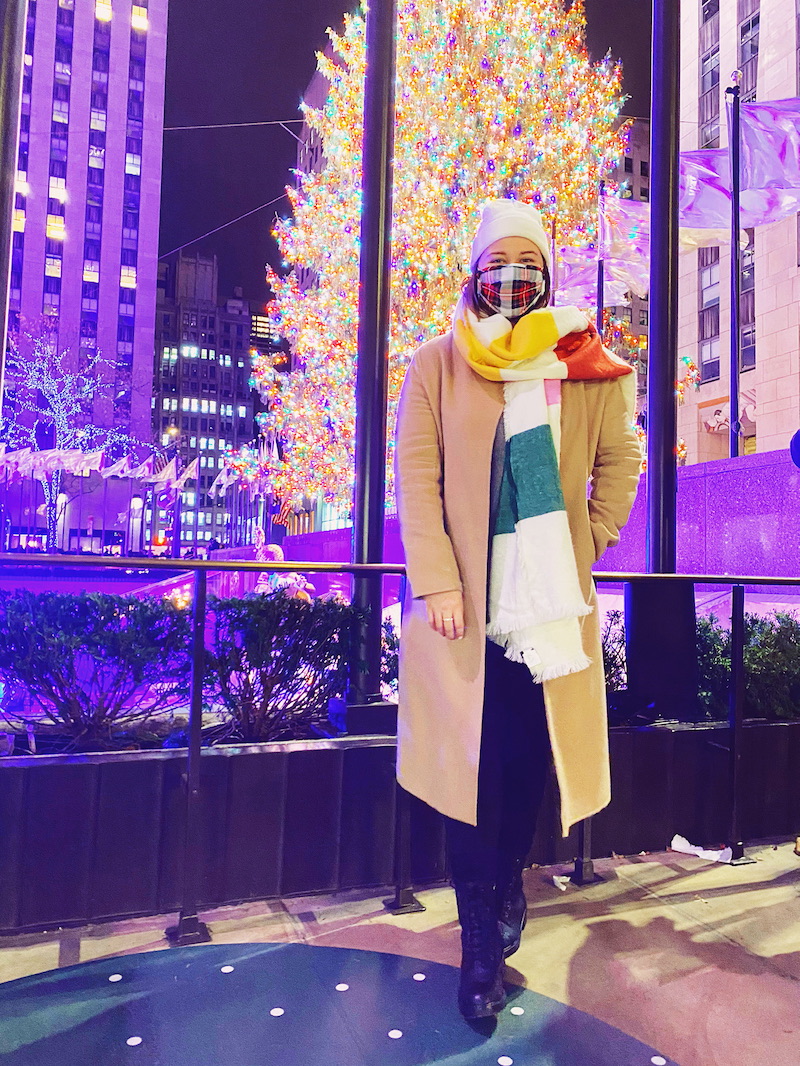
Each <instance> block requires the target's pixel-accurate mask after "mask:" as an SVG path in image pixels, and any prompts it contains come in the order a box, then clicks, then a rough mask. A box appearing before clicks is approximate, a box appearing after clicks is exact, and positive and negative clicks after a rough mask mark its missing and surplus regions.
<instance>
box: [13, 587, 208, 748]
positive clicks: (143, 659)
mask: <svg viewBox="0 0 800 1066" xmlns="http://www.w3.org/2000/svg"><path fill="white" fill-rule="evenodd" d="M189 633H190V621H189V617H188V615H187V613H186V612H185V611H181V610H179V609H178V608H177V607H174V606H173V605H172V604H171V603H170V602H169V601H167V600H157V599H150V598H147V599H137V598H135V597H133V596H112V595H107V594H104V593H97V592H84V593H77V594H76V593H59V592H43V593H33V592H28V591H20V592H0V679H2V681H3V683H4V686H5V689H6V700H5V707H4V714H5V716H6V717H7V718H12V719H16V720H17V721H25V722H40V721H41V720H42V719H44V721H46V722H49V723H50V724H52V725H55V726H57V727H58V728H59V730H60V731H62V732H64V733H66V734H67V735H68V736H69V737H71V738H72V741H73V747H81V746H89V747H92V746H96V745H97V744H98V743H102V742H103V741H104V740H105V741H107V740H108V739H110V736H111V732H112V727H114V726H119V725H128V724H130V723H132V722H134V721H141V720H142V719H144V718H147V717H149V716H150V715H151V714H152V713H153V712H154V711H158V712H164V711H170V710H171V709H172V708H173V706H175V705H176V704H177V703H178V702H179V701H185V698H186V695H187V693H188V684H189ZM21 696H22V697H24V698H20V697H21ZM15 699H16V703H15V704H12V701H14V700H15Z"/></svg>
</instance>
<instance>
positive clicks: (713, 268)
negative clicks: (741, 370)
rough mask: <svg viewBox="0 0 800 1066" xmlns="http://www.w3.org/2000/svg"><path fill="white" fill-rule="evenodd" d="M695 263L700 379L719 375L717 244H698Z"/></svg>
mask: <svg viewBox="0 0 800 1066" xmlns="http://www.w3.org/2000/svg"><path fill="white" fill-rule="evenodd" d="M697 267H698V323H697V326H698V344H699V364H700V379H701V381H713V380H715V379H716V378H718V377H719V248H716V247H714V248H700V249H699V251H698V253H697Z"/></svg>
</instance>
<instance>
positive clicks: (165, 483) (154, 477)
mask: <svg viewBox="0 0 800 1066" xmlns="http://www.w3.org/2000/svg"><path fill="white" fill-rule="evenodd" d="M177 479H178V461H177V459H176V458H175V457H174V456H173V458H172V459H170V461H169V462H168V463H167V464H166V465H165V466H162V467H161V469H160V470H159V471H158V472H157V473H155V474H151V475H150V477H149V478H147V479H146V480H147V481H149V482H150V483H151V484H152V485H154V486H156V485H161V486H162V488H171V487H172V486H173V485H174V484H175V482H176V481H177Z"/></svg>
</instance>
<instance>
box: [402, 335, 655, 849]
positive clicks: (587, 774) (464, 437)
mask: <svg viewBox="0 0 800 1066" xmlns="http://www.w3.org/2000/svg"><path fill="white" fill-rule="evenodd" d="M502 413H503V385H502V383H500V382H494V381H488V380H486V379H485V378H482V377H481V376H480V375H478V374H476V373H475V371H474V370H472V368H471V367H470V366H469V365H468V364H467V363H466V361H465V360H464V359H463V358H462V356H461V355H460V354H459V353H458V352H457V351H456V349H455V347H454V345H453V341H452V334H447V335H445V336H443V337H437V338H435V339H434V340H431V341H429V342H428V343H427V344H424V345H423V346H422V347H421V348H419V349H418V351H417V352H416V353H415V355H414V358H413V360H412V362H411V364H410V365H409V368H408V372H407V374H406V378H405V381H404V383H403V389H402V394H401V398H400V405H399V410H398V419H397V437H396V474H397V498H398V515H399V519H400V532H401V537H402V540H403V546H404V549H405V556H406V566H407V573H408V579H409V590H408V595H407V598H406V604H405V610H404V614H403V626H402V633H401V640H400V697H399V704H400V705H399V711H398V728H397V743H398V763H397V777H398V780H399V782H400V784H401V785H402V786H403V787H404V788H405V789H406V790H407V791H409V792H410V793H412V795H415V796H418V797H419V798H420V799H422V800H424V801H425V802H426V803H428V804H429V805H430V806H431V807H433V808H435V809H436V810H438V811H440V812H441V813H442V814H445V815H448V816H449V817H451V818H455V819H457V820H459V821H462V822H467V823H469V824H470V825H475V824H476V822H477V800H478V761H479V757H480V746H481V724H482V717H483V695H484V659H485V646H486V645H485V642H486V610H487V575H488V556H489V508H490V478H491V462H492V449H493V445H494V439H495V434H496V431H497V425H498V421H499V419H500V417H501V416H502ZM640 468H641V450H640V447H639V443H638V440H637V438H636V434H635V432H634V431H633V429H632V427H631V424H630V416H629V414H628V411H627V407H626V403H625V398H624V395H623V389H622V387H621V385H620V381H619V380H613V381H612V380H609V381H586V382H583V381H564V382H562V390H561V459H560V469H561V483H562V488H563V492H564V499H565V503H566V510H567V516H568V521H569V527H570V532H571V535H572V542H573V547H574V550H575V559H576V562H577V567H578V574H579V577H580V582H581V588H582V589H583V593H584V595H585V597H586V602H587V603H588V604H591V605H595V606H596V597H595V589H594V582H593V580H592V575H591V568H592V564H593V563H594V562H595V561H596V560H597V559H599V558H600V556H601V555H602V554H603V552H604V551H605V550H606V548H607V547H609V546H610V545H612V544H616V543H617V541H618V540H619V531H620V529H621V527H622V526H623V525H624V524H625V522H626V521H627V519H628V515H629V514H630V510H631V507H632V506H633V500H634V497H635V495H636V488H637V484H638V481H639V473H640ZM589 482H590V491H589V490H587V484H588V483H589ZM454 589H461V590H462V592H463V595H464V614H465V625H466V631H465V635H464V638H463V639H462V640H448V639H447V638H446V637H443V636H440V635H439V634H438V633H437V632H435V630H433V629H432V628H431V627H430V626H429V624H428V621H427V611H426V606H425V601H424V599H422V597H424V596H426V595H429V594H430V593H434V592H447V591H452V590H454ZM580 621H581V633H582V639H583V645H584V650H585V651H586V654H587V655H588V656H589V657H590V658H591V660H592V665H591V666H590V667H589V668H588V669H586V670H583V671H581V672H580V673H576V674H569V675H567V676H566V677H560V678H556V679H555V680H553V681H546V682H545V683H544V697H545V706H546V709H547V721H548V728H549V732H550V741H551V746H552V751H553V761H554V763H555V769H556V775H557V778H558V785H559V791H560V795H561V824H562V830H563V832H564V835H566V834H567V833H568V832H569V829H570V827H571V826H572V825H573V824H574V823H575V822H578V821H580V820H581V819H582V818H587V817H589V816H590V815H592V814H596V813H597V811H599V810H602V808H603V807H605V806H606V804H607V803H608V802H609V800H610V798H611V788H610V773H609V759H608V728H607V715H606V698H605V682H604V671H603V656H602V650H601V644H600V625H599V620H598V616H597V611H596V610H594V611H592V613H591V614H588V615H586V616H584V617H583V618H581V620H580Z"/></svg>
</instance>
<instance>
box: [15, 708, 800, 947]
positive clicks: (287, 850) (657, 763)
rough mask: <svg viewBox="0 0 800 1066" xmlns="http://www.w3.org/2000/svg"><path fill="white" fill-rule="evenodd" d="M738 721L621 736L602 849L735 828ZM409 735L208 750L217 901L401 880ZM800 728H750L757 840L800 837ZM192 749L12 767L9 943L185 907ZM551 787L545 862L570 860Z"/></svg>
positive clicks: (642, 847) (745, 808)
mask: <svg viewBox="0 0 800 1066" xmlns="http://www.w3.org/2000/svg"><path fill="white" fill-rule="evenodd" d="M727 740H728V731H727V729H726V727H725V726H723V725H710V726H691V725H672V726H649V727H645V728H615V729H612V731H611V763H612V784H613V799H612V802H611V804H610V806H609V807H607V808H606V810H604V811H602V812H601V813H600V814H599V815H598V816H597V817H596V818H595V819H594V834H593V854H594V855H595V856H596V857H601V856H606V855H610V854H612V852H614V853H617V854H628V855H630V854H636V853H638V852H640V851H655V850H661V849H663V848H664V847H665V846H666V845H667V843H668V842H669V840H670V839H671V838H672V836H673V834H674V833H681V834H682V835H683V836H686V837H688V838H689V839H690V840H691V841H692V842H693V843H697V844H713V843H717V842H723V841H724V840H725V839H726V836H727V832H728V819H729V815H730V794H729V783H728V773H727V765H728V754H727V751H726V745H727ZM394 760H395V738H394V737H392V736H379V735H378V736H348V737H341V738H337V739H332V740H311V741H290V742H279V743H274V744H254V745H241V746H239V745H222V746H219V747H214V748H205V749H203V757H202V760H201V794H202V804H203V833H202V892H201V899H200V901H199V902H200V905H201V906H202V907H211V906H218V905H222V904H227V903H239V902H242V901H245V900H254V899H265V898H269V897H277V896H289V895H299V894H306V893H313V892H336V891H340V890H343V889H350V888H370V887H377V886H385V885H389V884H391V882H392V880H393V876H394V834H395V801H396V786H395V782H394ZM798 762H800V722H791V723H749V724H748V725H747V726H746V727H745V740H744V744H743V768H742V779H743V787H742V830H743V834H744V837H745V839H751V840H753V839H758V838H763V837H772V836H794V835H796V833H797V832H798V830H799V829H800V775H798V774H797V772H796V770H795V769H794V768H795V767H796V766H797V765H798ZM185 772H186V752H185V751H181V750H170V751H152V752H120V753H111V754H98V755H94V754H93V755H54V756H24V757H18V758H2V759H0V834H1V835H0V847H1V848H2V853H1V855H0V933H14V932H19V931H22V930H35V929H45V928H52V927H55V926H59V925H70V924H72V925H79V924H85V923H86V922H90V921H99V920H103V919H108V918H117V917H124V916H133V915H143V914H159V913H166V912H171V911H175V910H177V909H178V907H179V906H180V886H181V871H182V864H183V847H184V830H185V826H184V810H185V788H184V775H185ZM411 841H412V848H411V874H412V879H413V881H414V883H415V884H417V885H424V884H430V883H434V882H437V881H441V880H443V879H445V878H446V876H447V859H446V850H445V841H444V827H443V822H442V818H441V817H440V816H439V815H438V814H436V813H435V812H434V811H432V810H431V809H430V808H429V807H427V806H426V805H425V804H423V803H420V802H419V801H418V800H416V799H413V798H412V800H411ZM575 851H576V841H575V834H574V833H573V834H572V835H571V836H570V837H569V838H567V839H563V838H562V837H561V834H560V826H559V820H558V804H557V794H556V789H555V787H554V785H553V783H552V781H551V785H550V787H549V788H548V791H547V794H546V796H545V801H544V804H543V807H542V811H541V815H540V820H539V828H538V832H537V838H536V841H535V843H534V847H533V850H532V852H531V856H530V858H531V860H532V861H533V862H538V863H541V864H545V863H552V862H562V861H563V862H568V861H570V860H571V859H572V858H573V857H574V854H575Z"/></svg>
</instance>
